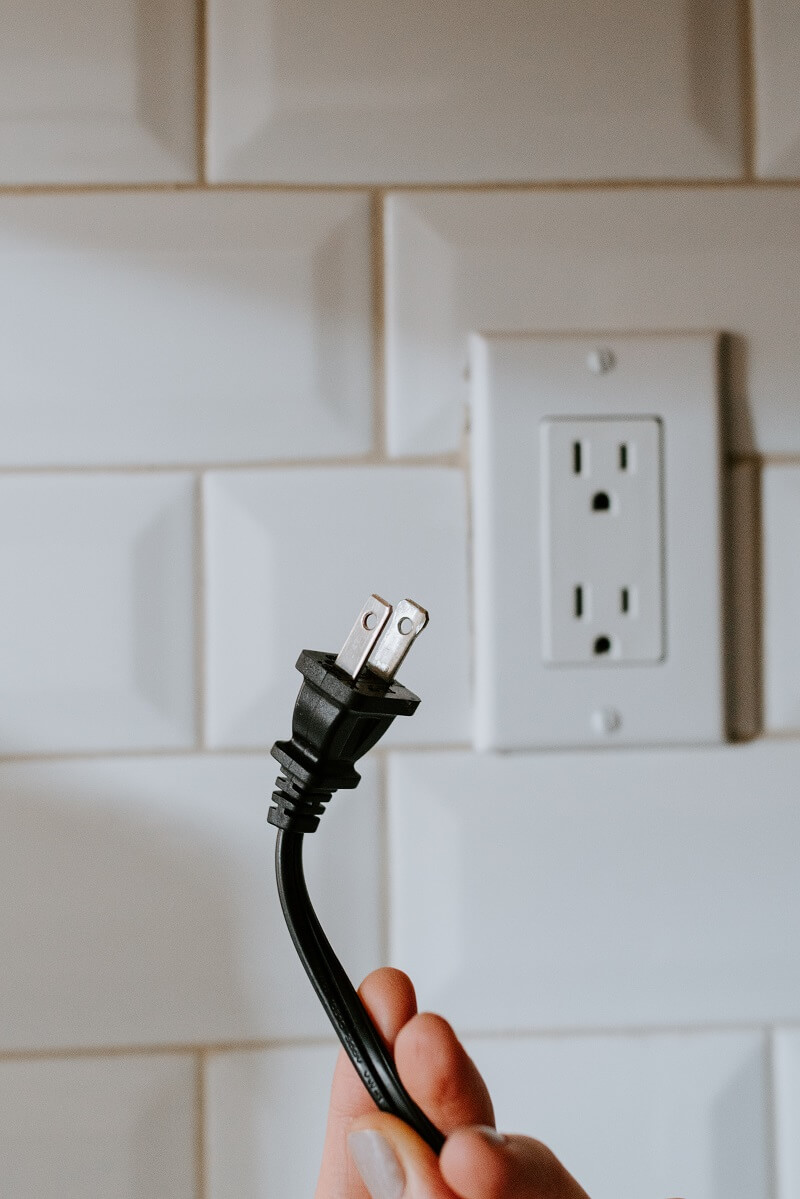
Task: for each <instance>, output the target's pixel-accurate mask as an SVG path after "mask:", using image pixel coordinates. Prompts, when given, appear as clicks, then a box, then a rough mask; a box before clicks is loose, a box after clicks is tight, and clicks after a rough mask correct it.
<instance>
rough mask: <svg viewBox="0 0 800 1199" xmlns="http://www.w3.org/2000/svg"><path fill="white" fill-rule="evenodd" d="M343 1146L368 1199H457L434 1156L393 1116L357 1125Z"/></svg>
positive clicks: (426, 1146) (371, 1117) (377, 1116)
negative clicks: (365, 1189) (348, 1153)
mask: <svg viewBox="0 0 800 1199" xmlns="http://www.w3.org/2000/svg"><path fill="white" fill-rule="evenodd" d="M347 1146H348V1149H349V1150H350V1156H351V1158H352V1159H353V1162H354V1163H355V1167H356V1169H357V1170H358V1172H359V1174H360V1175H361V1178H362V1180H363V1182H364V1186H365V1187H366V1188H367V1190H368V1191H369V1194H370V1197H371V1199H457V1197H456V1196H455V1195H454V1194H453V1192H452V1191H451V1190H450V1188H449V1187H448V1186H447V1185H446V1184H445V1182H444V1181H443V1179H442V1175H441V1173H440V1171H439V1159H438V1158H437V1156H436V1154H435V1153H434V1152H433V1150H432V1149H431V1148H430V1147H429V1146H428V1145H426V1144H425V1142H424V1141H423V1140H422V1138H421V1137H419V1136H417V1134H416V1133H415V1132H412V1131H411V1129H410V1128H409V1127H408V1125H406V1124H404V1123H403V1121H402V1120H398V1119H397V1118H396V1117H395V1116H387V1115H385V1114H383V1113H380V1112H378V1113H376V1114H375V1115H374V1116H369V1117H365V1118H364V1119H362V1120H359V1121H357V1122H356V1124H354V1126H353V1131H352V1132H351V1133H350V1135H349V1137H348V1138H347Z"/></svg>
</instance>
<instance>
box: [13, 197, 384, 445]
mask: <svg viewBox="0 0 800 1199" xmlns="http://www.w3.org/2000/svg"><path fill="white" fill-rule="evenodd" d="M370 289H371V284H370V236H369V205H368V201H367V199H366V197H364V196H361V195H322V194H316V195H310V194H307V195H298V194H286V193H284V194H258V193H243V192H232V193H226V192H215V193H209V192H205V193H204V192H183V193H163V194H162V193H156V194H133V193H129V194H95V195H71V196H67V195H49V196H6V197H2V198H0V420H2V423H3V429H4V436H3V440H2V445H1V446H0V465H31V464H33V465H45V466H48V465H53V464H65V465H75V464H87V463H88V464H101V465H104V464H117V463H137V464H138V463H160V464H164V463H181V462H206V461H208V462H226V461H233V460H236V461H241V460H242V459H246V460H248V461H254V460H260V459H269V458H284V457H292V456H305V455H311V456H316V457H329V456H335V455H340V454H356V453H361V452H363V451H365V450H367V449H369V448H370V446H371V443H372V433H371V427H372V405H373V393H372V344H371V327H372V322H371V294H370Z"/></svg>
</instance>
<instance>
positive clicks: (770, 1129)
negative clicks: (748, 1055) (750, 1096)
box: [764, 1029, 780, 1199]
mask: <svg viewBox="0 0 800 1199" xmlns="http://www.w3.org/2000/svg"><path fill="white" fill-rule="evenodd" d="M765 1035H766V1044H765V1047H764V1053H765V1059H764V1075H765V1078H764V1086H765V1089H766V1112H765V1117H764V1123H765V1128H764V1139H765V1141H766V1157H767V1193H768V1194H769V1196H770V1199H778V1196H779V1194H780V1185H779V1184H780V1168H779V1165H778V1152H779V1150H780V1135H779V1133H778V1095H777V1090H776V1083H775V1033H774V1029H767V1030H766V1033H765Z"/></svg>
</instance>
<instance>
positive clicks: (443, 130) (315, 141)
mask: <svg viewBox="0 0 800 1199" xmlns="http://www.w3.org/2000/svg"><path fill="white" fill-rule="evenodd" d="M310 22H311V24H310ZM208 25H209V38H210V53H209V88H208V90H209V98H210V116H209V122H208V147H209V158H210V171H211V176H212V178H214V179H233V180H243V179H244V180H283V181H293V182H300V183H323V182H339V183H342V182H344V183H348V182H354V181H355V182H359V181H362V182H385V181H396V182H401V183H402V182H431V181H441V182H445V181H455V182H464V181H466V180H497V179H502V180H522V179H567V178H577V179H587V178H620V177H622V178H629V177H638V176H654V175H655V176H660V177H662V178H663V177H675V178H687V177H693V176H701V175H702V176H730V175H734V174H736V173H737V171H738V170H739V169H740V163H741V154H740V144H741V134H740V121H739V108H740V104H739V64H738V43H737V35H736V29H737V12H736V7H735V4H734V3H733V0H721V2H720V3H717V4H716V5H715V6H714V7H713V10H712V9H706V10H705V11H704V13H703V14H702V15H701V16H696V15H694V14H692V13H690V14H688V15H687V13H686V12H685V11H684V9H683V8H682V6H681V4H680V3H679V0H667V3H665V4H661V5H659V6H654V5H651V4H648V3H647V0H620V2H619V3H617V4H616V5H613V6H609V5H608V4H605V3H603V0H590V2H589V3H588V4H585V5H583V6H582V8H581V11H580V15H579V18H576V15H575V14H574V13H572V12H571V10H569V9H568V8H566V7H565V6H564V5H563V4H561V3H559V0H545V2H544V3H539V4H536V5H530V4H527V3H525V0H512V2H511V3H509V4H504V5H503V6H502V7H498V6H497V5H494V6H487V5H477V4H471V5H469V6H465V5H463V4H459V3H457V0H437V2H436V3H434V4H430V3H428V4H426V3H424V2H423V0H410V2H406V3H404V4H402V6H401V7H400V8H399V10H398V9H397V8H395V7H392V6H389V5H381V6H371V7H370V8H369V10H368V11H367V10H366V9H364V10H363V11H362V10H357V9H354V8H353V7H352V6H351V5H348V4H347V3H345V2H344V0H336V2H335V3H333V4H327V5H317V6H316V7H315V8H314V10H313V15H311V14H309V11H308V9H307V8H306V7H305V6H304V5H302V4H300V3H299V2H298V0H294V2H293V3H292V4H278V3H276V2H275V0H271V2H270V3H267V4H260V3H258V2H257V0H224V2H223V0H212V3H211V8H210V12H209V20H208ZM311 30H313V32H311Z"/></svg>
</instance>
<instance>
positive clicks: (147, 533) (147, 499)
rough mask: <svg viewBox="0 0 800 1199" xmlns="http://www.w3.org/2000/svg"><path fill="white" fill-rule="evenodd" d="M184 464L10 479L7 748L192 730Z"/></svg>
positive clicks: (2, 676)
mask: <svg viewBox="0 0 800 1199" xmlns="http://www.w3.org/2000/svg"><path fill="white" fill-rule="evenodd" d="M193 501H194V484H193V481H192V479H191V478H190V477H188V476H186V475H171V474H167V475H160V476H155V475H138V476H134V475H102V474H97V475H82V476H71V477H70V476H67V475H17V476H7V477H5V478H3V479H0V625H2V628H3V637H2V642H1V643H0V752H2V753H37V752H46V753H54V752H60V751H82V750H105V749H133V748H137V749H138V748H155V749H159V748H172V747H178V746H190V745H191V744H192V743H193V741H194V735H195V734H194V724H195V715H194V709H195V696H194V679H193V675H194V669H193V654H194V649H193V641H194V633H193V623H194V622H193V617H192V604H193V601H192V593H193V578H192V570H193V564H192V558H193V550H192V542H193Z"/></svg>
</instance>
